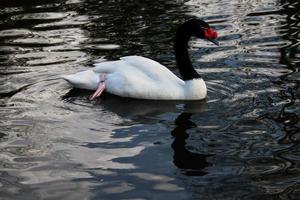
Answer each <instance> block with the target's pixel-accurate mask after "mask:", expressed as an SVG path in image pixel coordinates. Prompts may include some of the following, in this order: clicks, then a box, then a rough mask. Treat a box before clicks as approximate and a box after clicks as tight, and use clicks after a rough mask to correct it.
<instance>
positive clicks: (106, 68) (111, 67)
mask: <svg viewBox="0 0 300 200" xmlns="http://www.w3.org/2000/svg"><path fill="white" fill-rule="evenodd" d="M124 65H127V64H126V63H124V62H123V61H121V60H116V61H106V62H101V63H95V64H94V68H92V70H93V71H94V72H95V73H99V74H100V73H104V74H110V73H113V72H116V71H117V70H118V68H120V67H122V66H124ZM124 67H125V66H124Z"/></svg>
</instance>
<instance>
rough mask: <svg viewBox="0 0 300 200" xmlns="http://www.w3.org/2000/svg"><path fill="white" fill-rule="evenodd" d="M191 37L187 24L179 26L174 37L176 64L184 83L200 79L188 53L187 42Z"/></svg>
mask: <svg viewBox="0 0 300 200" xmlns="http://www.w3.org/2000/svg"><path fill="white" fill-rule="evenodd" d="M191 36H192V31H191V27H189V26H188V24H183V25H181V26H180V27H179V28H178V30H177V32H176V36H175V45H174V49H175V56H176V62H177V66H178V69H179V72H180V74H181V76H182V79H183V80H184V81H187V80H192V79H195V78H201V76H200V75H199V74H198V73H197V71H196V70H195V69H194V67H193V65H192V63H191V60H190V57H189V53H188V42H189V39H190V37H191Z"/></svg>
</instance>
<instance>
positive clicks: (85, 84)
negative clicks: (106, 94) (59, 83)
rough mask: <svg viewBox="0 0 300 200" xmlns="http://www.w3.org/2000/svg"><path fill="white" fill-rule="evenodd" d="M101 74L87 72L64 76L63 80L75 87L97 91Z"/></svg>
mask: <svg viewBox="0 0 300 200" xmlns="http://www.w3.org/2000/svg"><path fill="white" fill-rule="evenodd" d="M99 76H100V74H97V73H95V72H94V71H92V70H86V71H82V72H78V73H75V74H70V75H63V76H61V78H63V79H64V80H66V81H68V82H69V83H70V84H71V85H72V86H73V87H75V88H81V89H87V90H96V89H97V88H98V85H99Z"/></svg>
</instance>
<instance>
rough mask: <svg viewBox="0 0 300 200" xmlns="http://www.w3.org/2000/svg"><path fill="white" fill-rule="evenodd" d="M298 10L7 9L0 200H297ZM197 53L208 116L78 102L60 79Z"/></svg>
mask: <svg viewBox="0 0 300 200" xmlns="http://www.w3.org/2000/svg"><path fill="white" fill-rule="evenodd" d="M299 10H300V3H299V1H298V0H277V1H276V0H264V1H259V0H250V1H238V0H221V1H220V0H209V1H200V0H191V1H180V0H177V1H160V0H159V1H150V0H144V1H133V0H128V1H121V0H115V1H106V0H103V1H100V0H99V1H98V0H56V1H54V0H53V1H48V0H9V1H1V3H0V17H1V18H0V19H1V20H0V137H1V139H0V174H1V176H0V199H5V200H8V199H9V200H11V199H14V200H15V199H20V200H21V199H22V200H27V199H28V200H32V199H72V200H73V199H80V200H82V199H101V200H106V199H117V200H120V199H134V200H141V199H164V200H165V199H201V200H205V199H222V200H223V199H243V200H244V199H299V198H300V153H299V152H300V145H299V141H300V122H299V114H300V107H299V105H300V92H299V87H300V84H299V81H300V74H299V67H300V66H299V59H300V47H299V43H300V39H299V38H300V36H299V33H300V31H299V28H300V24H299V23H300V20H299V19H300V15H299ZM193 17H201V18H203V19H205V20H207V21H208V22H209V23H210V24H211V25H212V26H213V27H215V28H216V29H217V31H218V32H219V34H220V42H221V46H219V47H216V46H212V45H211V44H208V43H207V42H205V41H198V40H193V41H191V44H190V46H191V49H190V53H191V57H192V59H193V63H194V64H195V67H196V68H197V70H198V71H199V72H201V73H203V77H204V79H205V81H206V82H207V85H208V90H209V93H208V98H207V100H206V101H204V102H159V101H139V100H131V99H122V98H118V97H114V96H109V95H105V96H103V97H102V98H100V99H99V100H97V101H96V102H91V101H89V100H88V96H89V95H90V94H91V92H89V91H81V90H71V88H70V86H69V85H68V84H67V83H66V82H64V81H63V80H60V79H58V76H60V75H62V74H69V73H73V72H77V71H80V70H84V69H87V68H89V67H91V65H92V63H94V62H99V61H104V60H112V59H118V58H119V57H120V56H125V55H132V54H138V55H143V56H146V57H149V58H152V59H155V60H157V61H159V62H161V63H163V64H164V65H166V66H167V67H169V68H171V69H174V71H175V72H176V68H175V62H174V60H175V59H174V52H173V49H172V46H173V36H174V32H175V30H176V27H177V26H178V25H179V24H180V23H182V22H184V21H185V20H187V19H190V18H193Z"/></svg>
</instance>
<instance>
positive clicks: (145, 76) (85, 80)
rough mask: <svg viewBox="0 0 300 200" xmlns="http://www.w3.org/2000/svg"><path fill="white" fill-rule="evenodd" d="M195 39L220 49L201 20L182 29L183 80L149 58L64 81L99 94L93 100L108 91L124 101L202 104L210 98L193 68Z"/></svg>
mask: <svg viewBox="0 0 300 200" xmlns="http://www.w3.org/2000/svg"><path fill="white" fill-rule="evenodd" d="M191 36H194V37H196V38H202V39H207V40H209V41H211V42H213V43H215V44H217V45H218V41H217V40H216V38H217V37H218V34H217V32H216V31H215V30H214V29H212V28H211V27H210V26H209V24H207V23H206V22H204V21H202V20H200V19H191V20H188V21H186V22H185V23H183V24H182V25H180V26H179V28H178V29H177V32H176V36H175V45H174V49H175V55H176V62H177V66H178V69H179V72H180V74H181V77H182V79H180V78H178V77H177V76H176V75H175V74H173V73H172V72H171V71H170V70H169V69H168V68H166V67H165V66H163V65H161V64H159V63H158V62H156V61H154V60H151V59H149V58H145V57H141V56H126V57H122V58H120V60H117V61H107V62H101V63H96V64H94V65H95V67H94V68H91V69H89V70H86V71H82V72H78V73H76V74H72V75H65V76H63V78H64V79H65V80H67V81H68V82H69V83H71V84H72V85H73V86H74V87H76V88H81V89H88V90H96V91H95V93H94V94H93V95H92V96H91V97H90V99H91V100H93V99H95V98H96V97H98V96H100V95H101V93H102V92H103V91H104V90H105V91H106V92H108V93H111V94H114V95H118V96H121V97H130V98H138V99H152V100H201V99H204V98H206V95H207V89H206V85H205V82H204V81H203V79H202V78H201V76H200V75H199V74H198V73H197V71H196V70H195V69H194V68H193V66H192V63H191V61H190V58H189V54H188V41H189V39H190V37H191Z"/></svg>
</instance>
